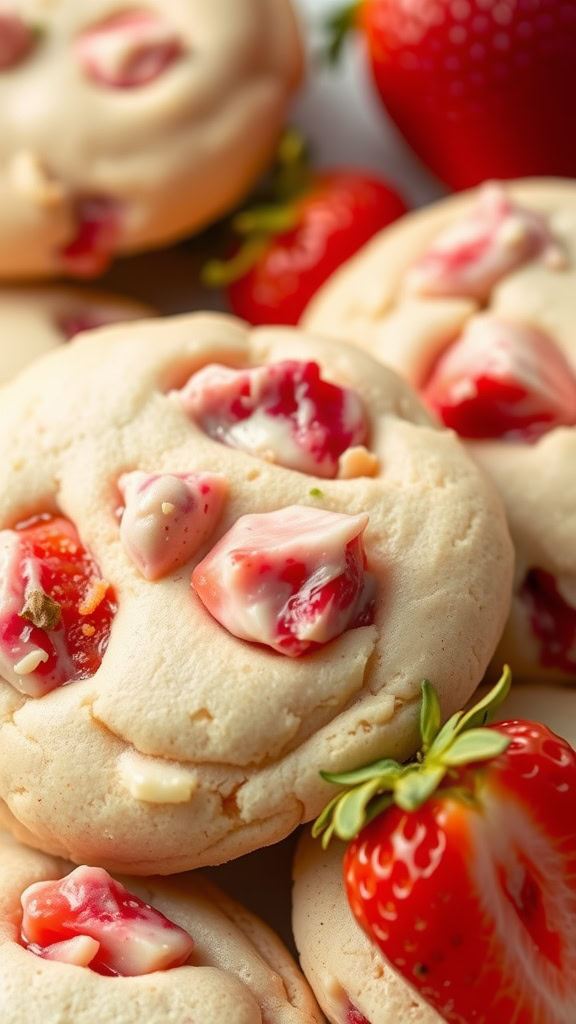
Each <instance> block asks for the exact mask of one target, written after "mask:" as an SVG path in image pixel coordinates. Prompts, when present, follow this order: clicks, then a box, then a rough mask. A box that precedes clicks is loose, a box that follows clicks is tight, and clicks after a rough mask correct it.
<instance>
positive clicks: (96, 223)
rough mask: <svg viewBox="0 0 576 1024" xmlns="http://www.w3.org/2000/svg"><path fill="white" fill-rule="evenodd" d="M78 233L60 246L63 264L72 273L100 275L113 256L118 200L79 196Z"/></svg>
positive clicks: (118, 220) (118, 214) (118, 224)
mask: <svg viewBox="0 0 576 1024" xmlns="http://www.w3.org/2000/svg"><path fill="white" fill-rule="evenodd" d="M75 213H76V234H75V235H74V237H73V238H72V239H71V240H70V241H69V242H68V243H67V244H66V245H65V246H64V247H63V248H62V249H61V250H60V253H59V258H60V260H61V262H62V265H63V268H64V269H65V271H66V272H67V273H68V274H71V275H72V276H73V277H98V276H99V274H102V273H104V271H105V270H106V269H107V267H108V266H109V264H110V261H111V260H112V258H113V255H114V252H115V249H116V245H117V242H118V235H119V232H120V212H119V204H118V203H117V202H116V200H114V199H109V198H107V197H105V196H91V197H88V198H84V199H80V200H78V201H77V203H76V206H75Z"/></svg>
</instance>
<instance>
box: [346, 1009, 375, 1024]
mask: <svg viewBox="0 0 576 1024" xmlns="http://www.w3.org/2000/svg"><path fill="white" fill-rule="evenodd" d="M347 1024H370V1021H368V1020H366V1017H365V1016H364V1015H363V1014H362V1013H360V1010H356V1009H355V1008H354V1007H353V1006H351V1007H350V1009H349V1010H348V1021H347Z"/></svg>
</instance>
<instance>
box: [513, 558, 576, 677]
mask: <svg viewBox="0 0 576 1024" xmlns="http://www.w3.org/2000/svg"><path fill="white" fill-rule="evenodd" d="M520 594H521V597H522V599H523V601H524V602H525V604H526V606H527V607H528V611H529V615H530V621H531V625H532V630H533V632H534V635H535V636H536V637H537V639H538V641H539V644H540V664H541V665H544V667H545V668H559V669H561V670H562V671H563V672H567V673H569V675H571V676H574V674H575V673H576V608H572V607H571V605H569V604H568V602H567V601H565V600H564V598H563V597H562V595H561V593H560V591H559V589H558V584H557V582H556V580H555V578H554V576H552V574H551V573H548V572H544V570H543V569H531V570H530V572H529V573H528V574H527V575H526V579H525V580H524V583H523V585H522V589H521V591H520Z"/></svg>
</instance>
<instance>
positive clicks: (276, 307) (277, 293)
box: [205, 170, 406, 324]
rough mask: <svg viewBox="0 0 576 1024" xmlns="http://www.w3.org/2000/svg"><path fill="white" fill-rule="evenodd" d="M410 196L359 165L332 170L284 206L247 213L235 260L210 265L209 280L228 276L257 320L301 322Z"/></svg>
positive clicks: (239, 304)
mask: <svg viewBox="0 0 576 1024" xmlns="http://www.w3.org/2000/svg"><path fill="white" fill-rule="evenodd" d="M404 213H406V204H405V203H404V200H403V199H401V197H400V196H399V195H398V193H397V192H395V191H394V189H392V188H391V187H390V186H389V185H387V184H386V183H385V182H383V181H380V180H379V179H377V178H374V177H372V176H370V175H367V174H366V173H364V172H361V171H356V170H338V171H325V172H323V173H321V174H315V175H314V177H313V178H312V179H311V181H307V182H306V184H305V186H304V190H303V191H302V192H301V193H300V194H298V195H296V197H295V198H292V199H291V200H290V201H289V202H288V203H286V204H284V205H283V206H281V207H278V208H275V207H272V208H270V209H266V208H263V209H262V210H258V209H255V210H254V211H246V213H244V214H240V215H239V216H238V218H237V219H236V221H235V223H236V224H237V225H238V226H239V229H240V230H241V233H243V234H249V235H251V236H252V237H251V238H250V239H249V241H248V242H247V245H246V248H245V249H242V250H240V252H239V254H238V256H237V257H236V260H232V261H231V262H230V264H228V265H226V264H220V263H217V262H216V263H212V264H209V265H208V266H207V267H206V273H205V277H206V280H207V282H208V283H210V284H216V285H222V284H228V287H227V294H228V300H229V302H230V306H231V307H232V309H233V310H234V312H235V313H236V314H237V315H238V316H240V317H242V318H243V319H244V320H248V321H249V322H250V323H252V324H297V323H298V322H299V320H300V317H301V316H302V314H303V312H304V310H305V308H306V306H307V305H308V303H309V302H310V299H311V298H312V296H313V295H314V293H315V292H316V291H317V290H318V289H319V288H320V286H321V285H322V284H324V282H325V281H327V280H328V278H329V277H330V276H331V274H332V273H333V272H334V271H335V270H336V268H337V267H339V266H340V265H341V264H342V263H344V262H345V261H346V260H348V259H350V257H351V256H353V255H354V253H355V252H357V251H358V250H359V249H361V248H362V246H363V245H365V243H366V242H367V241H368V240H369V239H370V238H372V236H373V235H375V234H376V232H377V231H380V230H381V229H382V228H384V227H386V226H387V225H388V224H390V223H391V222H392V221H394V220H396V219H397V218H398V217H401V216H402V214H404Z"/></svg>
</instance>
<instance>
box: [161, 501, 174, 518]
mask: <svg viewBox="0 0 576 1024" xmlns="http://www.w3.org/2000/svg"><path fill="white" fill-rule="evenodd" d="M175 508H176V506H175V505H173V504H172V502H171V501H163V502H162V514H163V515H165V516H171V515H172V513H173V511H174V509H175Z"/></svg>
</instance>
